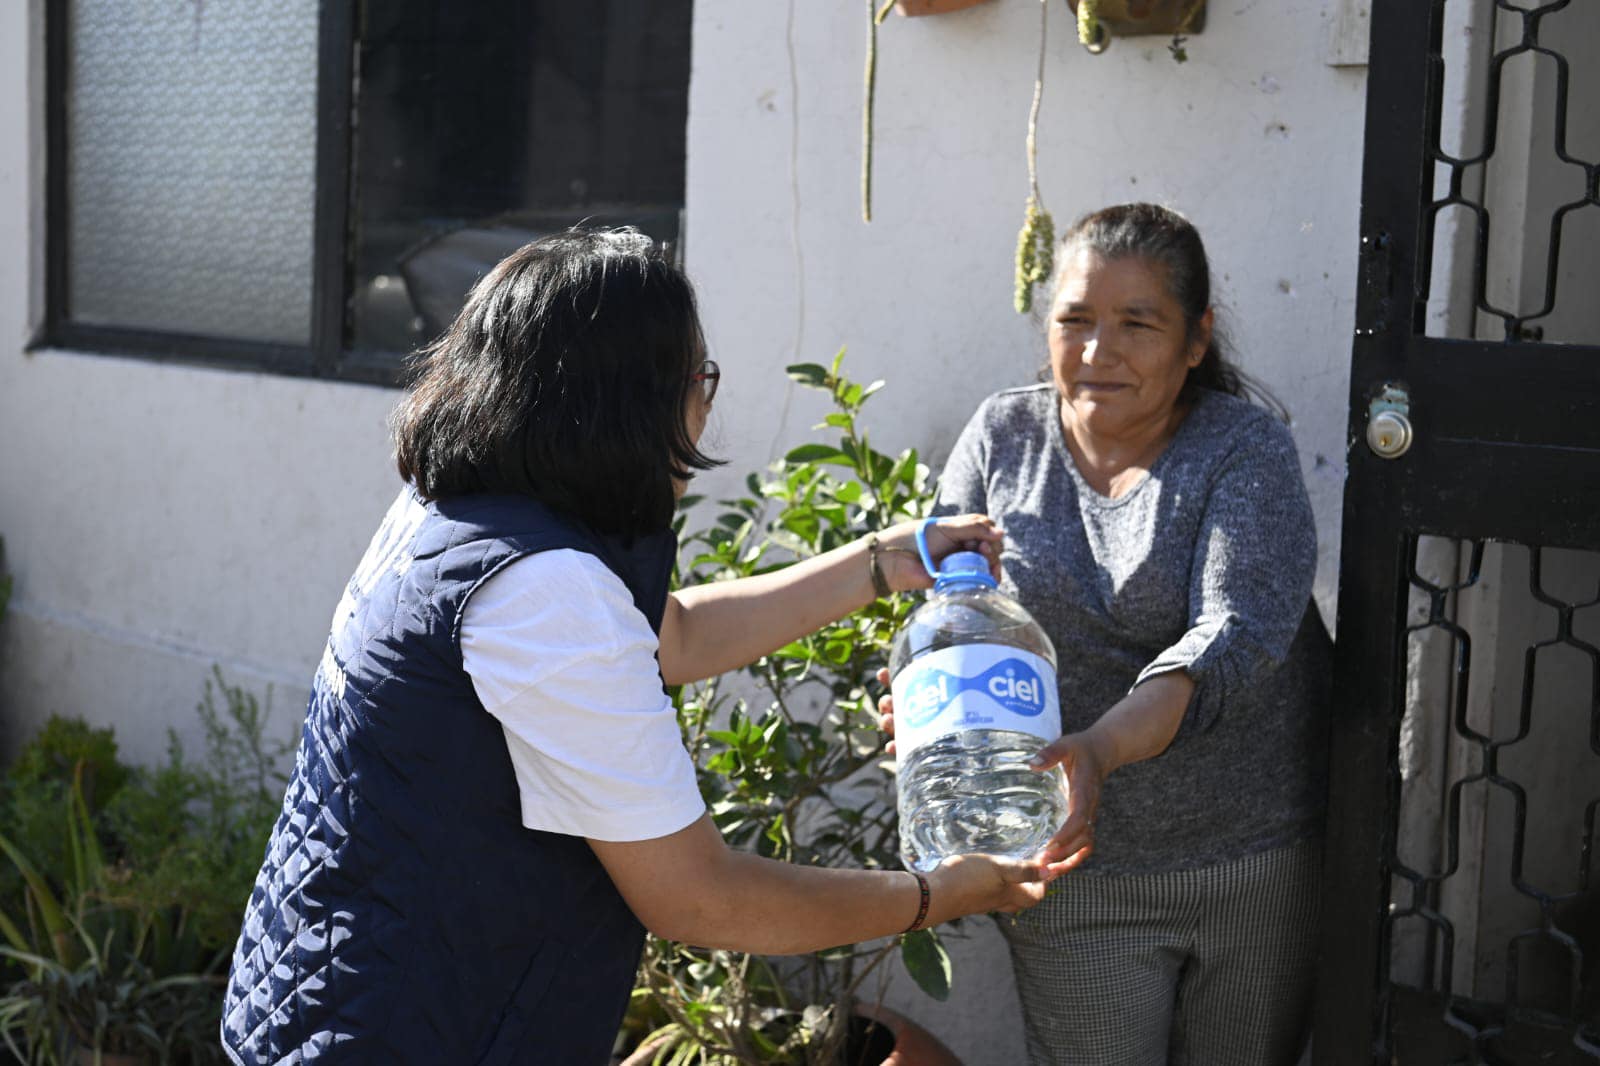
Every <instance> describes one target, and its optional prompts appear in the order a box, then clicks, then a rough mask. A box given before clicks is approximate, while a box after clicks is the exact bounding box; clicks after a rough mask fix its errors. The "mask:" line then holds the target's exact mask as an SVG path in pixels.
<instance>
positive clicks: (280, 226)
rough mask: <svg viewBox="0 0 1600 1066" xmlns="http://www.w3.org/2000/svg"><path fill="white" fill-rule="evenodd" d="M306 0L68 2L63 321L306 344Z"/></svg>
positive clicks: (312, 60)
mask: <svg viewBox="0 0 1600 1066" xmlns="http://www.w3.org/2000/svg"><path fill="white" fill-rule="evenodd" d="M317 8H318V3H317V0H274V2H271V3H261V2H259V0H74V2H73V3H72V4H71V11H70V19H69V30H68V35H69V41H70V43H69V45H68V48H69V51H70V68H69V74H68V77H69V86H70V88H69V94H68V102H67V129H68V159H69V163H68V178H67V181H68V194H67V196H68V214H69V227H68V229H69V233H68V260H67V263H68V267H67V268H68V273H69V295H68V299H69V304H68V311H69V314H70V316H71V317H72V319H73V320H74V321H77V322H84V323H92V324H96V325H110V326H125V327H131V328H137V329H150V330H159V331H166V332H178V333H198V334H207V335H212V336H222V337H236V338H242V339H248V340H259V341H278V342H285V343H292V344H306V343H309V340H310V330H311V260H312V221H313V204H314V198H315V197H314V194H315V181H316V140H317V122H316V89H317Z"/></svg>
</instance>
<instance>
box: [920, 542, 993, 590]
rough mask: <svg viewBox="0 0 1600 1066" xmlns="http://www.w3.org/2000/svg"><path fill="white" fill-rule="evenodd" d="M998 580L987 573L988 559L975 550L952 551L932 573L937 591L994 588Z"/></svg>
mask: <svg viewBox="0 0 1600 1066" xmlns="http://www.w3.org/2000/svg"><path fill="white" fill-rule="evenodd" d="M997 584H998V582H996V581H995V579H994V577H993V576H991V575H990V573H989V560H988V559H985V558H984V557H983V556H982V555H980V554H979V553H977V552H954V553H952V554H950V555H947V556H945V557H944V560H943V561H942V562H941V563H940V564H939V572H938V573H937V574H935V575H934V578H933V587H934V590H935V591H937V592H945V591H947V590H949V589H958V588H974V587H982V588H989V589H992V588H994V587H995V586H996V585H997Z"/></svg>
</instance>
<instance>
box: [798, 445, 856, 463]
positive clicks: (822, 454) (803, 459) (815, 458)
mask: <svg viewBox="0 0 1600 1066" xmlns="http://www.w3.org/2000/svg"><path fill="white" fill-rule="evenodd" d="M783 459H784V462H788V463H834V464H836V465H839V466H850V465H851V459H850V457H849V456H848V455H846V454H845V453H844V452H842V451H840V450H839V449H838V448H835V447H833V446H832V445H829V444H802V445H800V446H799V447H798V448H792V449H790V450H789V452H788V454H786V455H785V456H784V457H783Z"/></svg>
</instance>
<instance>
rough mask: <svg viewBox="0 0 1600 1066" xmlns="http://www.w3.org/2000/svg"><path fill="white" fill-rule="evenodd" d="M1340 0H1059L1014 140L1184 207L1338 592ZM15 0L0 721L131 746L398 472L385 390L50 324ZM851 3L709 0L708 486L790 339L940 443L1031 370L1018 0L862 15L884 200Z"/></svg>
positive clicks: (700, 177)
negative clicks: (866, 151) (9, 599)
mask: <svg viewBox="0 0 1600 1066" xmlns="http://www.w3.org/2000/svg"><path fill="white" fill-rule="evenodd" d="M1336 6H1338V5H1337V4H1336V3H1335V2H1334V0H1279V2H1277V3H1272V4H1262V3H1225V2H1218V0H1213V2H1212V3H1211V5H1210V12H1209V15H1208V24H1207V29H1206V31H1205V33H1204V34H1202V35H1200V36H1197V37H1195V38H1193V39H1192V40H1191V41H1190V42H1189V56H1190V59H1189V62H1188V63H1186V64H1183V65H1177V64H1175V63H1173V62H1172V60H1171V59H1170V58H1169V57H1168V55H1167V53H1166V49H1165V41H1164V40H1161V39H1151V40H1149V41H1148V42H1146V41H1139V40H1124V41H1119V42H1117V43H1115V44H1114V45H1113V47H1112V48H1111V50H1110V51H1109V52H1108V53H1106V54H1105V55H1104V56H1101V57H1098V58H1094V57H1090V56H1089V55H1087V54H1086V53H1085V52H1083V51H1082V50H1081V49H1080V48H1079V47H1078V46H1077V45H1076V44H1075V43H1074V41H1073V40H1072V37H1071V26H1070V21H1069V19H1068V18H1067V17H1066V8H1065V6H1064V5H1061V4H1055V5H1053V8H1054V10H1053V11H1052V22H1051V39H1050V47H1049V55H1048V64H1047V66H1048V73H1047V89H1046V95H1045V100H1044V110H1043V115H1042V123H1041V136H1040V146H1039V167H1040V173H1041V181H1042V185H1043V191H1044V196H1045V200H1046V202H1047V204H1048V205H1049V206H1050V207H1051V208H1052V209H1053V210H1054V211H1055V213H1056V216H1057V220H1058V224H1059V225H1061V226H1065V225H1066V224H1067V223H1068V221H1070V219H1071V217H1072V216H1074V215H1076V214H1077V213H1079V212H1081V211H1084V210H1088V209H1091V208H1093V207H1097V206H1100V205H1103V204H1106V203H1111V202H1118V201H1124V200H1129V199H1136V198H1137V199H1153V200H1158V201H1162V202H1166V203H1169V204H1171V205H1173V206H1176V207H1178V208H1180V209H1182V210H1183V211H1185V212H1186V213H1187V214H1188V215H1189V216H1190V217H1191V218H1193V219H1194V220H1195V222H1196V223H1197V224H1198V225H1199V227H1200V229H1201V231H1202V233H1203V234H1204V235H1205V237H1206V239H1207V242H1208V244H1209V246H1210V250H1211V254H1212V257H1213V261H1214V264H1215V267H1216V273H1217V284H1218V295H1219V297H1220V298H1221V300H1222V301H1223V302H1224V304H1225V306H1226V307H1227V308H1228V309H1229V310H1230V311H1231V323H1232V326H1233V334H1234V338H1235V340H1236V342H1237V347H1238V352H1239V357H1240V359H1239V361H1240V362H1241V364H1242V365H1243V366H1244V367H1245V368H1246V369H1247V370H1248V371H1250V372H1251V373H1252V374H1254V375H1255V376H1257V377H1258V378H1260V379H1262V380H1263V381H1264V382H1265V383H1266V384H1267V385H1268V386H1269V387H1270V388H1271V389H1272V390H1273V391H1274V392H1275V393H1276V394H1277V395H1278V396H1279V397H1280V398H1281V399H1282V400H1284V401H1285V403H1286V404H1287V405H1288V406H1289V408H1290V410H1291V411H1292V413H1293V416H1294V428H1295V434H1296V437H1297V439H1298V441H1299V443H1300V448H1301V455H1302V460H1303V466H1304V469H1305V472H1306V479H1307V483H1308V486H1309V488H1310V491H1311V496H1312V500H1313V504H1314V506H1315V508H1316V511H1317V517H1318V526H1319V533H1320V537H1321V540H1322V544H1323V559H1322V566H1321V570H1320V573H1319V584H1318V591H1319V597H1320V598H1321V599H1322V601H1323V603H1324V606H1325V607H1327V606H1328V605H1329V603H1330V601H1331V595H1332V590H1333V584H1334V575H1335V569H1336V567H1335V559H1334V553H1335V551H1336V549H1337V542H1338V537H1337V530H1338V509H1339V494H1340V491H1341V487H1342V452H1343V446H1342V437H1343V427H1344V422H1345V391H1346V366H1347V362H1348V352H1349V332H1350V325H1351V316H1352V310H1353V293H1354V291H1355V274H1354V271H1355V249H1356V243H1357V234H1356V221H1357V208H1358V183H1359V168H1360V160H1361V126H1362V111H1363V90H1364V72H1363V71H1362V70H1361V69H1360V68H1334V67H1330V66H1328V65H1326V64H1325V62H1324V60H1325V58H1326V52H1327V48H1328V33H1329V25H1330V20H1331V18H1332V16H1333V14H1334V8H1335V7H1336ZM41 7H42V5H41V3H40V0H30V2H28V3H10V4H0V248H5V249H7V250H8V253H7V254H6V255H5V256H0V535H3V536H4V537H5V538H6V543H7V558H8V565H9V567H10V569H11V570H12V572H13V573H14V574H15V575H16V593H15V597H14V599H13V603H12V610H11V614H10V616H9V617H8V618H7V619H6V620H5V622H4V623H3V624H0V746H4V745H14V744H15V743H16V741H17V739H18V738H19V737H20V736H22V735H24V734H25V733H26V732H27V731H28V729H29V728H30V727H31V726H32V725H33V724H34V723H36V722H38V721H39V720H41V719H42V718H43V717H44V716H46V715H48V714H49V713H51V712H53V711H60V712H65V713H74V714H80V715H83V716H84V717H86V718H89V719H90V720H91V721H97V722H106V723H114V724H116V725H117V726H118V733H119V736H120V737H121V739H122V742H123V745H124V747H125V749H126V750H128V751H129V752H130V753H131V754H133V755H134V756H135V757H140V758H153V757H155V756H156V755H157V754H158V753H159V751H160V749H161V746H162V744H163V742H164V738H163V735H162V734H163V730H164V728H165V727H166V726H167V725H169V724H170V725H174V726H177V727H178V728H180V729H183V730H189V729H191V728H192V726H193V722H194V716H193V712H192V708H193V705H194V703H195V700H196V699H197V697H198V695H199V692H200V686H201V682H202V680H203V678H204V677H205V676H206V674H207V673H208V671H209V669H210V667H211V664H212V663H214V662H215V663H219V664H221V666H222V667H223V669H224V670H225V671H226V672H227V674H228V675H229V677H230V678H233V679H235V680H238V681H242V682H245V683H247V684H250V685H252V686H254V687H256V688H257V689H258V690H259V689H261V688H264V686H265V685H266V684H268V683H271V684H272V685H274V686H275V693H276V694H275V698H274V703H275V707H276V713H277V719H276V721H277V726H278V729H279V730H280V731H281V732H283V733H284V734H285V735H288V734H292V732H293V730H294V727H295V722H296V720H297V718H298V711H299V703H300V702H301V700H302V699H303V693H304V687H305V684H306V681H307V679H308V678H309V676H310V673H311V670H312V669H313V667H314V665H315V662H316V658H317V655H318V653H319V651H320V648H321V645H322V641H323V639H324V635H325V631H326V625H327V620H328V617H329V614H330V612H331V610H332V608H333V605H334V601H335V600H336V598H337V593H338V590H339V588H340V587H341V585H342V583H343V581H344V580H345V578H346V576H347V575H348V572H349V570H350V568H351V567H352V565H353V564H354V562H355V560H356V559H357V557H358V556H359V554H360V552H361V550H362V548H363V547H364V545H365V543H366V540H367V538H368V536H369V535H370V532H371V529H372V526H373V524H374V523H375V521H376V519H377V517H378V516H379V515H380V514H381V513H382V510H383V508H384V506H385V505H386V503H387V501H388V498H389V497H390V495H391V494H392V492H393V491H394V488H395V482H394V476H393V474H392V472H391V467H390V464H389V457H388V445H387V440H386V435H385V430H384V418H385V415H386V414H387V411H388V409H389V407H390V406H391V404H392V402H393V400H394V394H393V393H392V392H389V391H387V390H382V389H375V388H368V387H362V386H349V385H335V384H327V383H319V382H311V381H303V380H297V379H288V378H275V377H269V376H263V375H258V374H252V373H229V372H224V371H218V370H207V369H196V368H190V367H184V366H180V365H174V364H157V363H152V362H148V361H138V360H128V359H117V358H106V357H98V356H91V355H83V354H75V353H65V352H56V351H41V352H37V353H32V354H25V351H24V349H25V347H26V344H27V341H28V338H29V337H30V336H31V335H32V334H33V331H34V329H35V327H36V325H37V323H38V318H39V307H40V303H41V300H40V293H41V291H42V278H41V274H40V269H41V265H42V254H41V252H40V249H41V248H42V241H43V231H42V226H43V198H42V195H41V179H42V160H43V156H42V150H41V149H42V130H41V128H40V124H41V122H42V101H41V91H40V90H41V86H42V71H41V69H40V52H39V49H38V42H39V37H40V10H41ZM861 8H862V5H861V4H859V3H856V4H835V3H829V4H823V3H815V2H808V0H788V2H781V0H770V2H766V3H750V2H748V0H700V2H699V3H697V4H696V5H695V26H694V48H695V56H694V74H693V82H692V87H691V107H690V123H689V175H688V178H689V181H688V212H687V215H688V229H687V236H686V254H687V260H688V265H689V268H690V270H691V272H692V273H693V275H694V276H695V278H696V280H697V282H698V283H699V285H700V289H701V295H702V300H703V307H704V312H705V319H706V325H707V330H708V334H709V336H710V339H711V343H712V345H713V348H714V353H713V354H714V355H715V357H716V358H717V359H718V360H720V361H721V362H722V364H723V366H724V368H725V378H724V381H723V390H724V391H723V393H722V398H721V399H719V402H718V414H717V416H716V418H715V421H714V425H713V445H714V447H715V448H716V449H717V450H718V451H719V452H720V454H721V455H723V456H724V457H726V458H728V459H729V460H730V461H731V462H730V467H729V468H728V469H727V470H726V471H724V472H721V473H719V474H716V475H713V476H710V477H708V478H707V479H706V485H705V486H704V487H705V488H707V489H709V490H711V491H712V492H715V491H717V490H718V489H719V488H721V489H728V488H731V487H732V486H733V485H734V484H735V483H736V481H737V480H738V479H739V478H741V477H742V476H743V473H744V472H745V471H748V470H750V469H753V468H755V467H757V466H759V465H760V464H761V463H762V462H764V461H765V460H766V459H767V458H768V457H769V456H771V455H773V454H774V453H776V452H778V451H781V450H783V449H784V448H786V447H788V446H789V445H792V444H794V443H797V442H799V441H801V440H803V439H806V437H807V435H808V434H809V426H810V425H811V424H812V423H813V422H814V421H816V419H815V417H814V416H815V415H816V414H817V413H818V411H819V408H818V406H817V404H816V402H815V400H814V399H813V398H812V397H810V396H807V395H800V394H796V393H795V391H794V390H793V389H792V388H791V386H790V385H789V383H788V381H787V379H786V378H785V377H784V375H783V372H782V367H783V365H784V364H786V363H790V362H797V361H826V359H827V358H829V357H830V356H831V355H832V353H833V352H834V350H835V349H836V348H837V347H839V346H840V345H844V344H848V345H849V346H850V349H851V356H850V359H849V363H848V368H849V372H850V373H851V374H852V375H854V376H855V377H857V378H858V379H860V380H863V381H865V380H870V379H872V378H875V377H883V378H887V379H888V381H889V388H888V389H887V390H886V391H885V392H884V393H882V394H881V395H880V397H879V398H878V399H876V400H874V401H873V404H872V405H871V407H870V408H869V416H870V417H869V419H868V421H869V425H870V426H871V427H872V428H873V430H874V434H875V439H876V440H877V441H878V442H879V443H880V445H881V446H885V447H886V448H890V449H892V448H898V447H901V446H906V445H913V444H914V445H917V446H918V447H920V448H922V449H923V451H924V453H925V454H926V455H927V456H928V457H929V458H930V459H932V460H934V461H935V462H936V463H937V461H939V460H941V459H942V458H943V456H944V454H945V452H946V451H947V450H948V448H949V446H950V444H951V443H952V442H953V440H954V438H955V435H956V433H957V432H958V431H959V430H960V428H961V425H962V424H963V422H964V421H965V419H966V418H967V416H968V415H969V414H970V413H971V411H972V410H973V408H974V407H975V406H976V404H977V402H978V401H979V399H980V398H981V397H982V396H983V395H985V394H986V393H988V392H990V391H993V390H995V389H997V388H1000V387H1003V386H1007V385H1012V384H1017V383H1021V382H1026V381H1030V380H1032V379H1033V375H1034V373H1035V371H1036V370H1037V368H1038V367H1039V366H1040V365H1042V363H1043V358H1044V353H1043V346H1042V343H1041V339H1040V335H1039V332H1038V329H1037V327H1036V326H1035V325H1034V324H1032V323H1030V322H1029V321H1028V320H1026V319H1023V318H1021V317H1019V316H1017V315H1015V314H1014V313H1013V312H1012V311H1011V310H1010V301H1011V295H1010V287H1011V274H1012V267H1011V256H1012V251H1013V247H1014V242H1015V237H1016V230H1017V226H1018V224H1019V223H1020V220H1021V212H1022V205H1023V201H1024V199H1025V197H1026V194H1027V182H1026V174H1025V162H1024V153H1023V135H1024V128H1025V120H1026V114H1027V107H1028V103H1029V99H1030V96H1031V92H1032V80H1033V70H1034V66H1035V57H1036V42H1037V25H1038V6H1037V5H1036V4H1035V3H1033V2H1031V0H995V2H993V3H990V4H987V5H985V6H983V7H980V8H977V9H975V10H973V11H970V12H966V13H962V14H957V15H951V16H943V17H936V18H926V19H916V20H908V19H900V18H895V19H891V20H890V22H889V23H888V24H886V25H885V26H884V28H883V30H882V33H881V47H880V67H879V92H878V111H877V114H878V138H877V173H876V188H877V199H876V205H875V206H876V220H875V221H874V222H873V223H872V224H871V225H870V226H868V225H863V224H862V223H861V221H860V219H859V217H858V203H857V201H858V192H857V170H858V152H859V124H860V112H859V107H860V95H861V71H862V63H863V57H864V43H865V42H864V37H865V27H864V24H863V23H864V15H863V13H862V10H861ZM972 924H973V925H974V926H976V927H981V928H975V930H974V935H973V937H972V938H970V939H969V940H968V941H967V942H966V943H965V944H964V945H963V946H962V947H961V948H960V949H959V951H958V971H957V976H956V982H957V985H956V987H957V994H956V996H955V998H954V999H953V1000H952V1001H951V1003H949V1004H947V1005H943V1006H937V1007H936V1006H935V1005H933V1004H932V1003H931V1002H930V1001H927V1000H923V999H920V998H919V997H918V996H917V994H916V993H914V992H913V993H910V994H906V993H905V992H904V991H903V990H902V991H900V992H897V993H896V997H897V1000H898V1001H900V1002H902V1003H905V1004H906V1005H908V1006H909V1008H910V1010H911V1012H912V1013H913V1014H915V1015H916V1016H918V1017H919V1018H921V1019H922V1020H924V1021H925V1022H927V1023H928V1024H930V1025H931V1026H932V1027H933V1028H934V1029H935V1030H936V1031H937V1032H938V1033H939V1034H940V1035H941V1036H943V1037H944V1038H945V1039H946V1040H947V1041H948V1042H950V1043H951V1044H952V1045H953V1046H955V1047H956V1049H957V1050H958V1051H961V1052H962V1053H963V1054H965V1055H966V1057H967V1058H968V1061H970V1062H973V1063H988V1062H996V1063H998V1062H1012V1061H1017V1060H1018V1059H1019V1057H1020V1054H1021V1038H1020V1033H1019V1028H1018V1027H1019V1021H1018V1015H1017V1011H1016V1006H1015V998H1014V991H1013V989H1012V988H1011V983H1010V982H1011V978H1010V975H1009V969H1008V967H1006V966H1005V964H1004V961H1003V957H1002V953H1001V952H1000V949H999V948H998V945H997V941H996V938H995V936H994V934H993V932H992V930H990V929H989V928H988V926H987V923H985V922H981V921H980V922H977V923H972Z"/></svg>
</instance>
